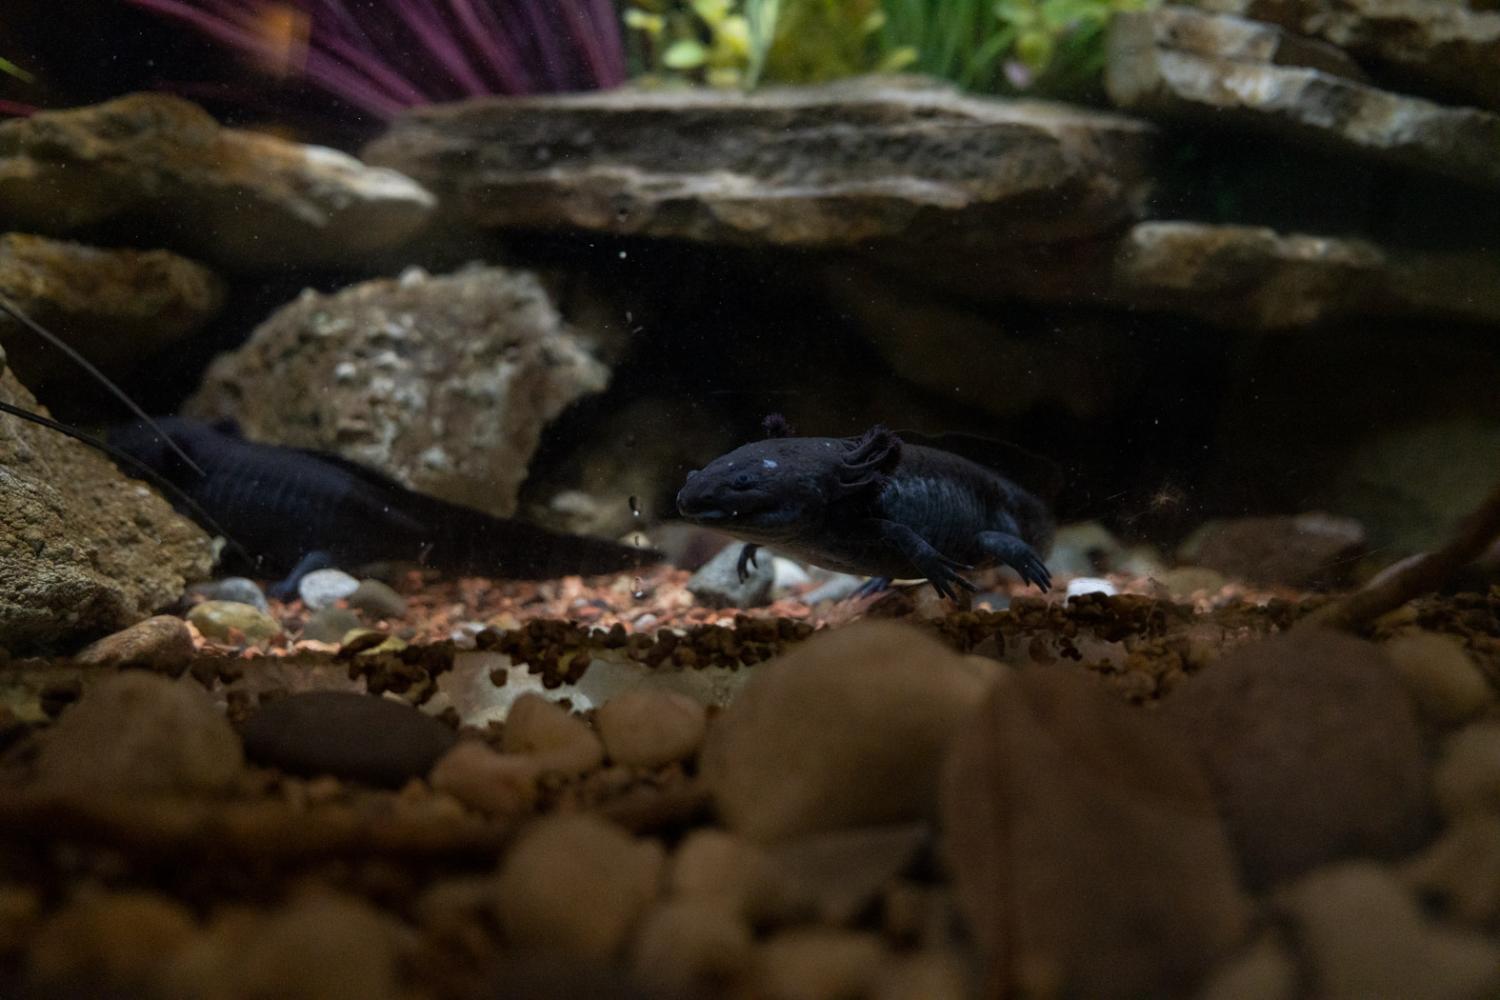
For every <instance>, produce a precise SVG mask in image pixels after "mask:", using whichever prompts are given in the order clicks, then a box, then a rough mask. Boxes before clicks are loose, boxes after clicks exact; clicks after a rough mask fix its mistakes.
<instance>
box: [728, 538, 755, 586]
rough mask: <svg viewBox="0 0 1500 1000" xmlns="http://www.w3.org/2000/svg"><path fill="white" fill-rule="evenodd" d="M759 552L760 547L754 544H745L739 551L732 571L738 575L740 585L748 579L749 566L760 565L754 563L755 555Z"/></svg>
mask: <svg viewBox="0 0 1500 1000" xmlns="http://www.w3.org/2000/svg"><path fill="white" fill-rule="evenodd" d="M759 551H760V546H759V545H756V544H755V543H754V542H746V543H745V545H744V547H743V548H742V549H740V558H739V560H738V561H737V562H736V563H735V564H734V571H735V572H736V573H737V574H739V578H740V583H744V582H745V581H746V580H748V579H750V567H751V566H759V565H760V563H758V562H756V561H755V553H757V552H759Z"/></svg>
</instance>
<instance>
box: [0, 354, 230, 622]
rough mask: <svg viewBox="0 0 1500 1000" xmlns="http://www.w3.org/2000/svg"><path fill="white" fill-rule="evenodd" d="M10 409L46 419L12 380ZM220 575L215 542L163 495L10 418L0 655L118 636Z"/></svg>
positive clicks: (1, 529) (3, 490)
mask: <svg viewBox="0 0 1500 1000" xmlns="http://www.w3.org/2000/svg"><path fill="white" fill-rule="evenodd" d="M0 360H3V359H0ZM0 400H4V401H5V402H7V403H11V404H13V405H15V406H20V407H23V408H25V409H28V410H32V411H36V410H38V409H39V407H38V405H37V401H36V399H35V398H34V397H33V396H32V395H31V393H29V392H28V391H27V390H26V389H25V388H24V387H23V386H22V385H21V383H20V382H18V381H16V378H15V376H14V375H13V374H11V373H10V372H9V371H4V372H0ZM43 412H45V411H43ZM212 565H213V544H212V542H211V540H210V539H209V537H208V536H207V535H206V534H204V532H203V531H202V529H200V528H199V527H198V526H197V525H195V524H193V523H192V522H191V521H189V520H187V519H186V518H183V517H181V516H179V515H178V514H176V513H175V512H173V510H172V508H171V506H170V505H169V504H168V503H167V502H166V501H165V500H163V499H162V498H161V497H160V496H158V495H157V493H156V492H155V491H154V490H152V489H150V488H148V487H147V486H145V485H144V484H143V483H139V482H136V481H135V480H131V479H127V478H125V477H124V476H123V475H121V474H120V472H119V471H118V470H117V469H116V468H115V467H114V466H113V465H112V464H111V463H110V461H109V460H108V459H107V458H105V457H104V456H102V455H100V454H97V453H96V452H94V451H93V450H92V449H90V448H88V447H86V446H84V445H82V444H79V443H77V442H75V441H72V440H69V439H66V438H63V437H62V436H61V435H59V434H56V433H55V432H53V431H50V430H47V429H46V428H43V427H38V426H36V425H34V424H30V423H25V422H23V421H20V420H17V419H16V418H14V417H11V416H8V415H4V416H0V646H4V647H8V648H10V649H12V650H22V649H27V648H30V647H35V646H44V645H59V644H64V643H67V642H72V641H78V640H81V639H92V638H96V637H98V636H99V635H102V634H103V633H106V632H115V631H118V630H120V629H122V628H124V627H125V626H127V625H131V624H134V623H135V622H137V621H140V620H141V619H143V618H146V617H148V616H149V615H150V614H151V613H152V612H153V611H155V610H157V609H158V608H160V607H162V606H164V605H166V604H169V603H171V602H172V601H174V600H176V599H177V598H178V597H179V596H180V595H181V594H182V592H183V589H184V588H185V587H186V586H187V584H189V583H191V582H193V581H195V580H200V579H203V578H205V577H207V576H208V573H209V570H210V568H211V567H212Z"/></svg>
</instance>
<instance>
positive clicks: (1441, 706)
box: [1385, 632, 1490, 723]
mask: <svg viewBox="0 0 1500 1000" xmlns="http://www.w3.org/2000/svg"><path fill="white" fill-rule="evenodd" d="M1385 650H1386V652H1387V653H1388V654H1390V657H1391V659H1392V660H1394V661H1395V664H1396V671H1397V673H1398V674H1399V675H1400V677H1401V681H1402V683H1403V684H1404V685H1405V686H1406V690H1407V693H1408V694H1410V695H1411V696H1412V699H1413V700H1414V701H1415V702H1416V704H1417V708H1418V710H1419V711H1420V712H1421V713H1422V715H1423V716H1425V717H1426V718H1428V719H1431V720H1432V721H1434V722H1442V723H1452V722H1462V721H1463V720H1464V719H1468V718H1471V717H1472V716H1475V715H1478V714H1479V713H1480V712H1481V711H1483V710H1484V707H1485V705H1487V704H1489V701H1490V682H1489V681H1488V680H1487V679H1486V678H1485V676H1484V674H1483V673H1481V672H1480V670H1479V667H1477V666H1476V665H1475V664H1474V661H1473V659H1472V658H1470V656H1469V654H1468V653H1467V652H1465V650H1464V646H1463V643H1462V642H1461V641H1460V640H1459V639H1457V638H1455V637H1454V636H1450V635H1439V634H1438V633H1436V632H1412V633H1410V634H1407V635H1402V636H1398V637H1397V638H1395V639H1392V640H1391V641H1390V642H1388V643H1387V644H1386V647H1385Z"/></svg>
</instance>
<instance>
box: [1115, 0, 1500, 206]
mask: <svg viewBox="0 0 1500 1000" xmlns="http://www.w3.org/2000/svg"><path fill="white" fill-rule="evenodd" d="M1247 33H1256V34H1260V35H1276V36H1278V37H1280V36H1282V35H1283V33H1282V32H1281V29H1279V28H1275V27H1274V26H1271V25H1265V24H1258V23H1256V22H1249V21H1245V20H1244V19H1242V18H1237V17H1230V16H1226V15H1214V14H1205V13H1202V12H1200V11H1196V10H1193V9H1191V8H1186V7H1174V6H1166V7H1160V8H1157V9H1155V10H1150V11H1139V12H1128V13H1125V14H1123V15H1122V16H1120V17H1117V18H1114V19H1113V20H1112V21H1111V22H1110V28H1109V41H1108V57H1107V58H1108V62H1107V68H1106V70H1105V87H1106V89H1107V90H1108V92H1109V96H1110V99H1111V100H1112V101H1114V103H1115V104H1116V105H1118V106H1119V107H1121V108H1124V109H1127V110H1130V111H1135V112H1139V113H1143V114H1147V115H1151V116H1155V117H1160V118H1163V119H1168V120H1175V121H1194V122H1200V123H1211V124H1212V125H1214V126H1215V127H1218V128H1241V129H1246V130H1252V131H1258V132H1261V133H1264V134H1268V135H1272V136H1275V137H1277V138H1282V139H1286V140H1289V141H1292V142H1297V143H1301V144H1304V145H1308V146H1316V147H1321V148H1325V149H1332V150H1334V151H1336V152H1340V153H1343V154H1346V155H1351V156H1359V157H1364V158H1367V159H1371V160H1379V161H1384V162H1389V163H1394V164H1400V165H1404V166H1407V167H1412V168H1415V169H1418V170H1423V171H1426V172H1429V173H1433V174H1437V175H1439V176H1444V177H1450V178H1453V179H1456V180H1461V181H1465V182H1468V183H1470V184H1475V185H1480V186H1484V187H1489V188H1496V187H1500V158H1497V157H1496V156H1495V155H1494V150H1495V148H1496V145H1497V144H1500V114H1495V113H1493V112H1488V111H1480V110H1476V109H1473V108H1450V107H1443V106H1441V105H1437V104H1433V103H1431V102H1429V101H1425V100H1422V99H1420V98H1416V97H1404V96H1401V95H1399V94H1395V93H1391V92H1389V91H1384V90H1377V89H1376V88H1374V87H1370V86H1367V85H1365V84H1362V83H1358V82H1356V81H1353V80H1350V79H1348V78H1347V77H1345V76H1338V75H1334V74H1332V73H1329V72H1326V67H1325V66H1324V65H1322V64H1321V63H1319V64H1317V65H1316V66H1315V67H1310V66H1309V63H1310V62H1312V60H1307V59H1301V58H1297V57H1296V56H1292V55H1289V54H1288V53H1287V52H1286V51H1285V48H1284V47H1278V46H1270V45H1248V44H1246V43H1245V41H1244V38H1245V35H1246V34H1247ZM1276 58H1294V59H1296V62H1294V63H1293V64H1291V65H1285V64H1278V63H1276V62H1274V61H1273V60H1274V59H1276Z"/></svg>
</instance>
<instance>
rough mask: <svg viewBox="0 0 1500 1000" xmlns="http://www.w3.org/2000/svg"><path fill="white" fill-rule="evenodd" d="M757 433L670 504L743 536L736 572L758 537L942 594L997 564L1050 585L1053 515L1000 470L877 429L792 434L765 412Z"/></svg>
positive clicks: (835, 566)
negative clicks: (762, 429) (761, 434)
mask: <svg viewBox="0 0 1500 1000" xmlns="http://www.w3.org/2000/svg"><path fill="white" fill-rule="evenodd" d="M766 430H767V432H768V433H769V434H771V435H772V436H771V437H770V438H768V439H767V440H764V441H757V442H755V443H754V444H747V445H745V446H743V447H741V448H736V449H735V450H734V451H731V452H730V453H729V454H727V455H724V456H721V457H719V458H716V459H714V460H713V461H712V462H710V463H709V464H708V465H706V466H704V467H703V468H702V469H700V470H698V471H696V472H692V473H689V474H688V479H687V483H686V484H685V485H684V486H683V487H682V490H681V492H679V493H678V494H677V510H678V512H679V513H680V514H681V515H682V516H683V518H685V519H686V520H688V521H691V522H693V523H696V524H701V525H704V526H707V527H712V528H717V529H719V530H722V531H725V532H727V533H729V534H731V535H734V536H735V537H737V538H740V539H743V540H744V541H745V542H746V543H747V544H746V545H745V547H744V548H743V549H741V551H740V561H739V569H740V574H741V578H743V577H744V575H745V573H746V568H747V566H749V565H750V564H752V563H753V562H754V559H755V552H756V549H758V548H759V547H760V546H762V545H769V546H772V547H774V548H775V549H776V550H777V551H780V552H784V553H786V554H787V555H790V556H794V557H796V558H799V559H802V560H805V561H807V562H809V563H812V564H813V565H815V566H822V567H824V568H826V569H832V570H839V571H842V572H845V573H855V574H859V575H861V576H869V577H872V579H871V581H870V583H869V584H868V585H867V588H866V589H867V591H873V590H878V589H881V588H883V587H885V586H887V585H889V583H890V581H891V580H892V579H914V578H918V577H923V578H926V579H927V581H928V582H930V583H931V584H932V586H933V587H934V588H935V589H936V590H937V592H938V593H939V594H941V595H943V596H944V597H948V598H954V597H956V596H957V590H956V588H963V589H964V590H971V591H972V590H973V589H975V588H974V585H973V584H972V583H970V582H969V581H968V580H966V579H964V577H963V576H961V575H960V571H962V570H967V569H972V568H974V567H977V566H982V565H986V564H994V563H1004V564H1005V565H1007V566H1009V567H1011V568H1012V569H1014V570H1015V571H1016V572H1017V573H1019V574H1020V575H1021V579H1023V580H1025V581H1026V582H1027V583H1033V584H1036V585H1037V586H1038V587H1040V588H1041V589H1042V590H1046V589H1047V588H1048V587H1049V586H1050V585H1051V582H1052V576H1051V574H1050V573H1049V572H1048V571H1047V567H1046V564H1045V563H1043V562H1042V559H1043V556H1044V555H1045V554H1046V552H1047V551H1048V549H1049V547H1050V545H1051V543H1052V535H1053V528H1054V525H1053V521H1052V517H1051V515H1050V514H1049V513H1048V511H1047V508H1046V505H1045V504H1043V502H1042V501H1041V500H1040V499H1038V498H1037V497H1036V496H1035V495H1033V494H1032V493H1030V492H1028V491H1027V490H1025V489H1023V488H1022V487H1020V486H1018V485H1017V484H1016V483H1014V482H1012V481H1011V480H1010V479H1008V478H1006V477H1005V476H1003V475H1001V474H1000V473H999V472H997V471H995V470H993V469H990V468H987V467H986V466H984V465H980V464H979V463H977V462H974V461H970V460H969V459H967V458H964V457H962V456H960V455H957V454H955V453H953V452H950V451H945V450H941V449H938V448H933V447H927V446H924V445H918V444H913V443H910V442H909V441H903V440H902V438H901V437H900V436H899V435H897V434H896V433H894V432H892V431H890V430H887V429H886V428H885V427H882V426H876V427H873V428H871V429H870V430H869V431H867V432H866V433H864V434H863V435H860V436H859V437H853V438H829V437H791V436H789V435H790V428H788V427H787V426H786V423H785V421H783V420H780V418H777V417H770V418H768V419H767V421H766Z"/></svg>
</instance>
